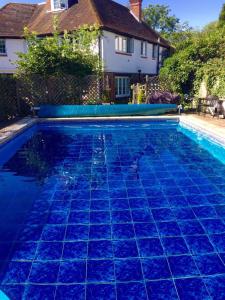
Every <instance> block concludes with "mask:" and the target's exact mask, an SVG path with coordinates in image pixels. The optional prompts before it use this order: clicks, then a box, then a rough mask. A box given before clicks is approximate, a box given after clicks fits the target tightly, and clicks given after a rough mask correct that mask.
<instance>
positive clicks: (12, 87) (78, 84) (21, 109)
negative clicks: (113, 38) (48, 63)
mask: <svg viewBox="0 0 225 300" xmlns="http://www.w3.org/2000/svg"><path fill="white" fill-rule="evenodd" d="M104 91H105V81H104V79H103V78H102V77H99V76H96V75H90V76H86V77H84V78H77V77H75V76H70V75H66V76H51V77H48V78H44V77H43V76H40V75H35V76H30V77H26V78H20V79H14V78H13V77H0V121H1V120H5V119H9V118H14V117H16V116H23V115H26V114H28V113H30V110H31V107H33V106H36V105H40V104H97V103H101V102H102V101H103V100H104V94H105V93H104Z"/></svg>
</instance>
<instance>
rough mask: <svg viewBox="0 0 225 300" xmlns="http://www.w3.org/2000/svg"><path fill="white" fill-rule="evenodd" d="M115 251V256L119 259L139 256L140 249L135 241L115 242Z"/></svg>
mask: <svg viewBox="0 0 225 300" xmlns="http://www.w3.org/2000/svg"><path fill="white" fill-rule="evenodd" d="M113 251H114V256H115V257H118V258H125V257H137V256H138V249H137V244H136V241H135V240H120V241H114V242H113Z"/></svg>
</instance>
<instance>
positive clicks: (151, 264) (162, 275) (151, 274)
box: [142, 257, 171, 280]
mask: <svg viewBox="0 0 225 300" xmlns="http://www.w3.org/2000/svg"><path fill="white" fill-rule="evenodd" d="M142 267H143V272H144V277H145V279H147V280H154V279H169V278H171V273H170V270H169V266H168V262H167V260H166V258H164V257H156V258H146V259H143V260H142Z"/></svg>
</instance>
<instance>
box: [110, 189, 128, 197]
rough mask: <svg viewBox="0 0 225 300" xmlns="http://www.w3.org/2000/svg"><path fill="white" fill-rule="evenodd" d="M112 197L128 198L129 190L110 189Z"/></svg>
mask: <svg viewBox="0 0 225 300" xmlns="http://www.w3.org/2000/svg"><path fill="white" fill-rule="evenodd" d="M110 198H111V199H117V198H127V190H126V189H114V190H110Z"/></svg>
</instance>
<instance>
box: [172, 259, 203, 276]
mask: <svg viewBox="0 0 225 300" xmlns="http://www.w3.org/2000/svg"><path fill="white" fill-rule="evenodd" d="M168 261H169V265H170V269H171V272H172V274H173V277H185V276H189V277H190V276H193V275H199V271H198V269H197V267H196V264H195V262H194V260H193V258H192V256H190V255H180V256H170V257H168Z"/></svg>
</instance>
